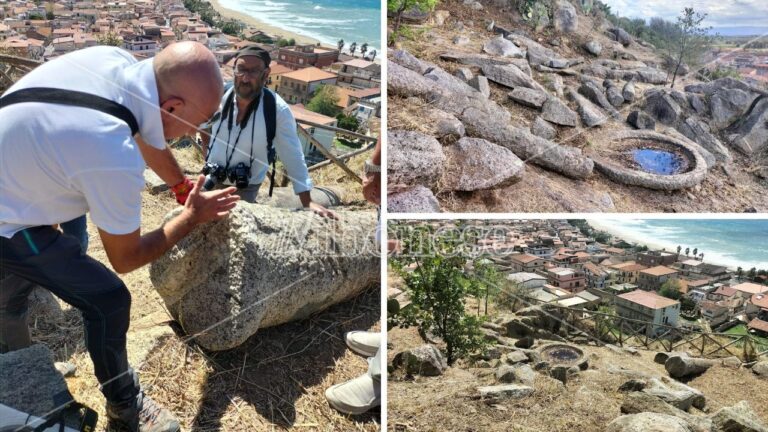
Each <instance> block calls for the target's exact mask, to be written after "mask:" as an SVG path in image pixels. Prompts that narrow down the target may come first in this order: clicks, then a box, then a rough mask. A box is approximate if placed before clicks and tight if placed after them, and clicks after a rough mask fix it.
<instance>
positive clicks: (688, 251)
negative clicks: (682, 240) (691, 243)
mask: <svg viewBox="0 0 768 432" xmlns="http://www.w3.org/2000/svg"><path fill="white" fill-rule="evenodd" d="M690 253H691V248H689V247H687V248H685V256H688V254H690Z"/></svg>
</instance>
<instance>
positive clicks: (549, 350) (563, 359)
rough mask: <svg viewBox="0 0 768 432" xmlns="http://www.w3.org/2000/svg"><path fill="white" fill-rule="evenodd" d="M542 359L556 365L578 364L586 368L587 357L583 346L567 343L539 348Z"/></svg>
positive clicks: (581, 367)
mask: <svg viewBox="0 0 768 432" xmlns="http://www.w3.org/2000/svg"><path fill="white" fill-rule="evenodd" d="M539 353H540V354H541V359H542V360H544V361H547V362H549V364H550V365H552V366H553V367H554V366H578V367H579V369H586V366H587V359H586V358H585V357H584V351H582V350H581V348H578V347H575V346H573V345H567V344H550V345H545V346H543V347H541V348H540V349H539Z"/></svg>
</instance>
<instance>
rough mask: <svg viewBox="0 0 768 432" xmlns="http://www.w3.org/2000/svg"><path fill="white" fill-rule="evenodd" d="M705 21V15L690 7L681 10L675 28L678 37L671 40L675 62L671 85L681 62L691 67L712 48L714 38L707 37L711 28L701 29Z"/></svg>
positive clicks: (673, 83)
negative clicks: (677, 31)
mask: <svg viewBox="0 0 768 432" xmlns="http://www.w3.org/2000/svg"><path fill="white" fill-rule="evenodd" d="M705 19H707V14H706V13H704V14H702V13H699V12H696V11H694V9H693V8H692V7H687V8H684V9H683V12H682V14H681V15H680V16H679V17H678V18H677V27H678V29H679V37H678V38H677V39H676V40H673V41H672V43H673V44H674V45H673V47H674V48H673V50H672V52H673V53H675V55H674V56H673V58H674V60H675V68H674V72H672V84H670V86H669V87H670V88H673V87H674V86H675V79H676V78H677V74H678V72H679V71H680V66H681V65H682V64H683V62H685V63H687V64H688V65H689V66H691V67H693V66H694V65H695V64H698V63H699V60H700V58H701V56H702V55H703V54H704V52H706V51H707V50H708V49H709V47H711V46H712V43H713V41H714V38H713V37H712V36H709V31H710V30H712V27H703V26H702V25H701V23H702V21H704V20H705Z"/></svg>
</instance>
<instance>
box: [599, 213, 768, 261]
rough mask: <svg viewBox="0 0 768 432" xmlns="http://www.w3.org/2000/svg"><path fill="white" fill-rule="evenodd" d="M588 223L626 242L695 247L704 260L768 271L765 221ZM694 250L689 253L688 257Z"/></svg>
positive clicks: (669, 247) (767, 233)
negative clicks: (702, 254)
mask: <svg viewBox="0 0 768 432" xmlns="http://www.w3.org/2000/svg"><path fill="white" fill-rule="evenodd" d="M588 222H589V223H590V225H592V226H593V227H594V228H596V229H601V230H603V231H608V232H610V233H611V234H614V235H619V236H620V237H622V238H624V239H625V240H627V241H629V242H637V243H639V244H645V245H647V246H649V247H651V248H666V250H667V251H672V252H676V251H677V246H678V245H679V246H681V247H682V253H683V254H685V249H686V248H690V249H691V251H693V249H694V248H697V249H698V253H704V262H706V263H712V264H719V265H724V266H727V267H729V268H731V269H736V268H737V267H741V268H743V269H744V270H745V271H747V270H749V269H751V268H752V267H756V268H757V269H766V270H768V220H756V219H750V220H743V219H740V220H733V219H696V220H689V219H631V220H615V219H600V220H591V219H589V220H588ZM692 255H693V253H692V252H691V256H692Z"/></svg>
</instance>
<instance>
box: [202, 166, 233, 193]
mask: <svg viewBox="0 0 768 432" xmlns="http://www.w3.org/2000/svg"><path fill="white" fill-rule="evenodd" d="M203 175H205V183H204V184H203V190H206V191H209V190H212V189H213V188H214V187H215V186H216V184H217V183H221V182H223V181H224V180H226V179H227V173H226V171H225V170H224V167H222V166H219V164H215V163H210V162H206V163H205V165H203Z"/></svg>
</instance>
